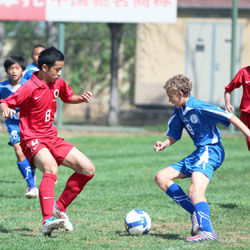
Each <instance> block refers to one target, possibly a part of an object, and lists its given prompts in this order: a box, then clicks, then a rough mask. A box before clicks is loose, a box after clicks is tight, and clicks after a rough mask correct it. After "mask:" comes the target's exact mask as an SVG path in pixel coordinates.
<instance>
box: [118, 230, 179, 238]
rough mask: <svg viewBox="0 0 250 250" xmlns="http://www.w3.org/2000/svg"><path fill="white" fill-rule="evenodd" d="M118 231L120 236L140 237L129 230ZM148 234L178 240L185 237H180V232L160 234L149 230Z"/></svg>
mask: <svg viewBox="0 0 250 250" xmlns="http://www.w3.org/2000/svg"><path fill="white" fill-rule="evenodd" d="M116 233H117V234H119V236H122V237H138V236H136V235H130V234H128V233H127V232H124V231H116ZM147 236H151V237H157V238H163V239H166V240H177V239H181V240H183V238H182V237H180V235H179V234H158V233H152V232H149V233H148V234H147Z"/></svg>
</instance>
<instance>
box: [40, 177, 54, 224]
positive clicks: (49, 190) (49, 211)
mask: <svg viewBox="0 0 250 250" xmlns="http://www.w3.org/2000/svg"><path fill="white" fill-rule="evenodd" d="M55 182H56V175H54V174H49V173H45V174H43V178H42V181H41V184H40V187H39V199H40V206H41V209H42V215H43V222H44V221H45V220H47V219H50V218H51V217H53V207H54V200H55Z"/></svg>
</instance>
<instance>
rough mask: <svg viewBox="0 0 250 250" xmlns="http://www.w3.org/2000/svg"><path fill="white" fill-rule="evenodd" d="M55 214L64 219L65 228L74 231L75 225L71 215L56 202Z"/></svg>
mask: <svg viewBox="0 0 250 250" xmlns="http://www.w3.org/2000/svg"><path fill="white" fill-rule="evenodd" d="M53 216H55V217H56V218H58V219H63V220H64V228H65V230H66V231H73V230H74V229H73V225H72V223H71V221H70V220H69V216H68V215H67V213H66V212H61V211H60V210H59V208H58V207H57V205H56V203H54V211H53Z"/></svg>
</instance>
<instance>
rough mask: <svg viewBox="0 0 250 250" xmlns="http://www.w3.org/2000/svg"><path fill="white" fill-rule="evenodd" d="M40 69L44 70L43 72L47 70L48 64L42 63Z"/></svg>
mask: <svg viewBox="0 0 250 250" xmlns="http://www.w3.org/2000/svg"><path fill="white" fill-rule="evenodd" d="M42 71H44V72H48V71H49V67H48V65H46V64H43V65H42Z"/></svg>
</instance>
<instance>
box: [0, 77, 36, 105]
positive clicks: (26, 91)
mask: <svg viewBox="0 0 250 250" xmlns="http://www.w3.org/2000/svg"><path fill="white" fill-rule="evenodd" d="M28 82H29V81H27V82H25V83H24V84H23V85H22V86H21V87H20V88H19V89H18V90H17V91H16V92H15V93H13V94H12V95H10V96H9V97H7V98H5V99H2V100H0V102H4V103H6V104H7V105H8V107H9V108H12V109H13V108H20V107H21V106H22V105H23V104H24V103H25V101H26V100H27V99H28V98H29V97H30V96H31V94H32V88H30V86H29V84H27V83H28Z"/></svg>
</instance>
